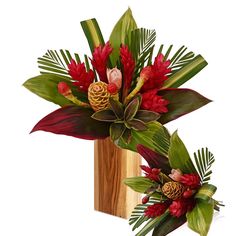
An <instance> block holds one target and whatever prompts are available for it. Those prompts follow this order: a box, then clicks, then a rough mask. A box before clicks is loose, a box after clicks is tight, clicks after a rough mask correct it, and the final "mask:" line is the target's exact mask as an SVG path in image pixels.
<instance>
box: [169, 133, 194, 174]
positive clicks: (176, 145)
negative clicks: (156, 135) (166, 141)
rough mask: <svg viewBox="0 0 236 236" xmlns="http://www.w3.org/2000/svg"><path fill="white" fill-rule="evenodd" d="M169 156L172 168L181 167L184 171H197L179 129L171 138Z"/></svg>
mask: <svg viewBox="0 0 236 236" xmlns="http://www.w3.org/2000/svg"><path fill="white" fill-rule="evenodd" d="M168 156H169V162H170V166H171V167H172V169H180V170H181V171H183V173H195V172H197V171H196V169H195V167H194V165H193V163H192V161H191V158H190V156H189V153H188V151H187V149H186V147H185V145H184V143H183V142H182V140H181V139H180V138H179V136H178V134H177V131H175V132H174V133H173V134H172V136H171V138H170V148H169V152H168Z"/></svg>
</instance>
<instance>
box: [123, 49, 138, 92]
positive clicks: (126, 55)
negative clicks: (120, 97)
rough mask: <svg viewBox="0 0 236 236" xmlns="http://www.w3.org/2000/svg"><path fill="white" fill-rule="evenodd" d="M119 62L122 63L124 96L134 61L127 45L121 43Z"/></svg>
mask: <svg viewBox="0 0 236 236" xmlns="http://www.w3.org/2000/svg"><path fill="white" fill-rule="evenodd" d="M120 57H121V63H122V65H123V81H124V82H123V83H124V91H123V93H125V96H126V95H127V93H128V91H129V89H130V87H131V82H132V78H133V74H134V68H135V61H134V59H133V56H132V54H131V52H130V51H129V48H128V46H125V45H122V46H121V48H120Z"/></svg>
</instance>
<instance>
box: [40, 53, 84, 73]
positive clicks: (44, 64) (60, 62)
mask: <svg viewBox="0 0 236 236" xmlns="http://www.w3.org/2000/svg"><path fill="white" fill-rule="evenodd" d="M72 58H73V57H72V55H71V54H70V52H69V51H68V50H62V49H61V50H59V51H56V50H48V51H47V52H46V53H45V54H44V55H43V56H42V57H39V58H38V67H39V68H40V73H41V74H56V75H62V76H63V77H68V78H70V76H69V75H68V67H67V65H68V64H69V63H70V61H71V59H72ZM74 59H75V60H76V61H77V62H78V63H80V57H79V55H78V54H77V53H75V54H74Z"/></svg>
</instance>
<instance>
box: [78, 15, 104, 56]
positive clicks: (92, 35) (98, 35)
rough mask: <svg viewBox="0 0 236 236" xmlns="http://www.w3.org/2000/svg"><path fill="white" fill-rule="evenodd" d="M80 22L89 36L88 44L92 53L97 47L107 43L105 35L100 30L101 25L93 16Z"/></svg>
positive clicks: (87, 36)
mask: <svg viewBox="0 0 236 236" xmlns="http://www.w3.org/2000/svg"><path fill="white" fill-rule="evenodd" d="M80 24H81V26H82V29H83V31H84V34H85V36H86V38H87V41H88V44H89V47H90V50H91V52H92V53H93V51H94V48H95V47H98V46H99V45H104V44H105V42H104V39H103V36H102V32H101V30H100V27H99V25H98V23H97V20H96V19H94V18H93V19H89V20H85V21H82V22H80Z"/></svg>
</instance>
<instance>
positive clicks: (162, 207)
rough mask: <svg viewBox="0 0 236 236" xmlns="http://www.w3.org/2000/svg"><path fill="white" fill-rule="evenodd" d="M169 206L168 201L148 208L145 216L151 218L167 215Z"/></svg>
mask: <svg viewBox="0 0 236 236" xmlns="http://www.w3.org/2000/svg"><path fill="white" fill-rule="evenodd" d="M169 205H170V203H169V202H167V201H166V202H162V203H156V204H154V205H151V206H148V207H147V209H146V210H145V212H144V215H145V216H147V217H149V218H155V217H158V216H160V215H162V214H163V213H165V211H166V210H167V208H168V207H169Z"/></svg>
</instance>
